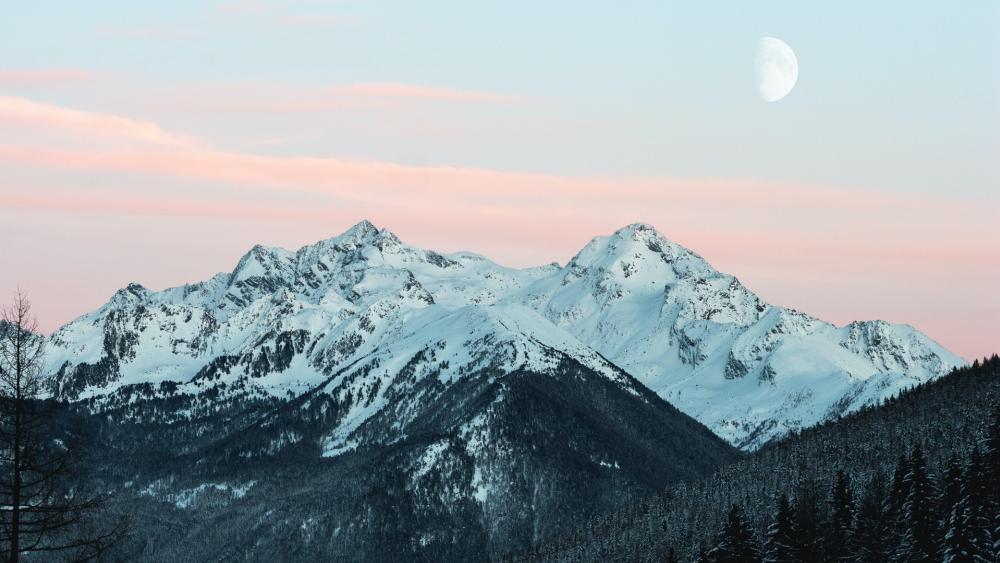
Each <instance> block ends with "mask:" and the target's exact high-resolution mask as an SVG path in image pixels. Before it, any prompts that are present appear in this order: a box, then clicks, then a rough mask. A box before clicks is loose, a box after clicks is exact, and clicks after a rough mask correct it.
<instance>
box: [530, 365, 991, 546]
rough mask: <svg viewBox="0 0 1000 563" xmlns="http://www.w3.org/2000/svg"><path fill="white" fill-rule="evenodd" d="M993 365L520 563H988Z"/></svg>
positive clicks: (958, 373) (611, 519)
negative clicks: (946, 561)
mask: <svg viewBox="0 0 1000 563" xmlns="http://www.w3.org/2000/svg"><path fill="white" fill-rule="evenodd" d="M998 404H1000V358H998V357H997V356H995V355H994V356H993V357H992V358H990V359H988V360H986V361H984V362H975V363H974V364H973V365H971V366H969V367H965V368H959V369H956V370H954V371H953V372H951V373H950V374H948V375H946V376H945V377H942V378H941V379H939V380H936V381H933V382H930V383H926V384H923V385H921V386H919V387H916V388H914V389H912V390H909V391H906V392H904V393H902V394H901V395H899V396H898V397H895V398H893V399H890V400H888V401H886V402H885V403H884V404H882V405H880V406H876V407H869V408H866V409H864V410H862V411H860V412H858V413H855V414H853V415H850V416H848V417H844V418H842V419H840V420H836V421H833V422H829V423H826V424H823V425H821V426H818V427H815V428H812V429H809V430H807V431H804V432H801V433H799V434H797V435H794V436H791V437H789V438H787V439H785V440H783V441H781V442H780V443H777V444H774V445H772V446H770V447H767V448H765V449H763V450H761V451H759V452H757V453H755V454H753V455H751V456H748V457H746V458H744V459H743V460H741V461H739V462H738V463H735V464H733V465H729V466H727V467H725V468H723V469H721V470H720V471H718V472H717V473H716V474H715V475H713V476H712V477H711V478H709V479H707V480H704V481H701V482H697V483H695V484H682V485H678V486H674V487H671V488H668V489H666V490H664V491H663V492H662V493H661V494H659V495H657V496H655V497H650V498H648V499H645V500H644V501H641V502H638V503H635V504H633V505H631V506H629V507H628V508H627V509H625V510H622V511H619V512H615V513H612V514H608V515H605V516H601V517H599V518H596V519H594V520H592V521H591V522H590V524H589V525H588V526H586V527H584V528H582V529H579V530H577V531H576V532H575V533H574V534H571V535H569V536H566V537H563V538H562V539H561V540H560V541H558V542H553V543H551V544H549V545H547V546H545V547H544V548H543V549H541V550H538V551H536V552H533V553H525V554H522V555H521V556H520V557H519V558H517V560H521V561H598V560H600V561H622V560H628V561H671V560H677V561H718V562H723V561H726V562H728V561H889V560H899V561H940V560H948V561H996V560H998V559H997V557H998V554H997V552H996V545H995V543H994V542H996V541H997V540H998V539H1000V535H998V534H997V525H998V524H1000V488H998V487H997V484H998V483H1000V427H998V421H997V417H998V414H997V413H996V409H997V405H998Z"/></svg>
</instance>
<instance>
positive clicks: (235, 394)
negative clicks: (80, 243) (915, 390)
mask: <svg viewBox="0 0 1000 563" xmlns="http://www.w3.org/2000/svg"><path fill="white" fill-rule="evenodd" d="M49 359H50V366H49V368H48V369H49V371H50V372H51V373H52V374H53V379H52V382H53V386H52V391H53V393H54V394H55V395H57V396H58V397H60V398H64V399H68V400H73V401H83V400H85V401H86V404H87V405H88V408H91V409H93V410H95V411H100V410H102V409H113V408H117V407H119V406H120V405H121V404H122V402H123V401H125V402H127V401H131V400H134V397H135V396H136V395H137V394H139V395H141V396H143V397H146V398H152V397H159V398H166V397H170V398H171V401H172V403H171V404H175V403H176V404H177V405H182V406H179V407H177V408H174V409H157V410H156V411H155V413H150V412H144V411H142V410H141V409H136V410H135V412H134V416H136V417H138V418H139V419H143V420H148V419H150V417H154V418H156V419H157V421H158V422H170V421H183V420H191V419H193V418H197V417H198V416H204V415H208V414H211V413H213V412H216V411H217V410H218V409H219V408H220V407H219V405H220V404H226V401H246V400H260V401H265V402H266V401H282V400H292V399H296V398H302V397H305V396H306V395H315V394H317V393H320V394H322V395H323V396H325V397H332V398H334V400H336V401H338V404H339V405H341V406H340V407H339V410H338V411H337V416H336V417H335V423H333V424H331V425H330V426H329V432H328V433H327V434H325V435H323V436H317V437H315V439H316V441H317V443H318V444H319V446H320V447H321V449H322V453H323V455H325V456H337V455H340V454H342V453H344V452H347V451H350V450H352V449H353V448H356V447H358V446H359V445H363V444H364V443H365V442H366V441H369V442H370V441H372V440H376V441H379V442H380V443H390V442H391V441H392V440H397V439H399V438H400V436H401V435H402V434H401V432H402V430H400V429H401V428H404V427H405V426H406V423H407V420H408V418H409V417H416V416H418V415H419V412H420V407H419V405H420V398H419V397H418V396H416V395H414V394H413V393H414V392H413V389H414V384H415V383H416V382H418V381H420V382H422V381H425V380H433V381H435V382H436V384H437V385H440V386H442V387H448V386H451V385H455V384H457V383H460V382H462V381H463V380H464V379H465V378H467V377H468V376H469V374H472V373H481V372H482V371H483V370H484V369H486V368H489V370H491V373H494V374H505V373H512V372H515V371H517V370H522V371H530V372H538V373H546V372H548V373H552V372H553V371H554V370H555V369H556V367H557V366H559V365H562V363H563V362H564V361H566V360H567V359H569V360H572V361H573V362H576V363H578V364H580V365H581V366H584V367H585V368H586V369H587V370H589V371H590V372H592V373H594V374H598V375H599V376H601V377H603V378H605V379H606V380H607V381H610V382H612V383H614V384H616V385H618V386H619V387H620V388H621V389H622V390H624V391H626V392H628V393H632V394H638V393H640V392H641V387H642V386H645V387H648V388H649V389H651V390H653V391H654V392H656V393H657V394H658V395H659V396H660V397H662V398H664V399H666V400H667V401H669V402H670V403H672V404H673V405H675V406H676V407H677V408H679V409H680V410H681V411H682V412H684V413H686V414H688V415H690V416H692V417H694V418H695V419H697V420H699V421H700V422H702V423H704V424H705V425H707V426H708V427H709V428H710V429H711V430H712V431H714V432H715V433H716V434H718V435H719V436H721V437H723V438H724V439H726V440H727V441H728V442H730V443H731V444H733V445H736V446H738V447H741V448H745V449H755V448H757V447H759V446H760V445H762V444H765V443H767V442H768V441H770V440H772V439H774V438H777V437H780V436H782V435H784V434H786V433H787V432H789V431H791V430H795V429H798V428H802V427H808V426H811V425H814V424H816V423H819V422H821V421H823V420H828V419H832V418H835V417H837V416H840V415H842V414H844V413H847V412H851V411H854V410H857V409H858V408H860V407H862V406H864V405H868V404H872V403H873V402H876V401H878V400H880V399H883V398H885V397H888V396H891V395H893V394H895V393H897V392H899V391H900V390H901V389H904V388H907V387H910V386H913V385H915V384H918V383H921V382H924V381H928V380H930V379H933V378H936V377H938V376H940V375H941V374H943V373H945V372H946V371H947V370H949V369H950V368H952V367H954V366H956V365H961V364H962V363H963V362H962V360H961V359H960V358H958V357H957V356H955V355H953V354H951V353H949V352H948V351H947V350H945V349H943V348H942V347H941V346H939V345H938V344H936V343H935V342H933V341H932V340H930V339H929V338H927V337H926V336H924V335H923V334H921V333H919V332H918V331H916V330H914V329H913V328H911V327H909V326H900V325H892V324H888V323H885V322H881V321H865V322H855V323H851V324H849V325H847V326H844V327H836V326H834V325H832V324H829V323H826V322H823V321H821V320H818V319H815V318H813V317H810V316H808V315H806V314H803V313H800V312H798V311H795V310H791V309H786V308H782V307H777V306H773V305H770V304H767V303H765V302H764V301H763V300H761V299H760V298H759V297H757V296H756V295H754V294H753V293H752V292H751V291H750V290H748V289H747V288H746V287H745V286H743V285H742V284H741V283H740V282H739V280H737V279H736V278H735V277H733V276H731V275H727V274H723V273H720V272H718V271H716V270H715V269H714V268H712V267H711V266H710V265H709V264H708V263H707V262H705V261H704V260H703V259H702V258H701V257H700V256H698V255H697V254H695V253H694V252H692V251H690V250H688V249H685V248H683V247H681V246H680V245H677V244H675V243H673V242H671V241H669V240H667V239H666V238H664V237H663V236H662V235H660V234H659V233H657V232H656V231H655V230H654V229H653V228H652V227H649V226H647V225H642V224H635V225H630V226H628V227H625V228H623V229H620V230H618V231H616V232H615V233H614V234H612V235H610V236H606V237H598V238H595V239H594V240H593V241H591V242H590V243H589V244H588V245H587V246H586V247H585V248H583V250H581V251H580V252H579V253H578V254H577V255H576V256H574V257H573V258H572V260H570V262H569V263H568V264H567V265H566V266H564V267H559V266H558V265H555V264H552V265H548V266H542V267H537V268H528V269H512V268H506V267H503V266H500V265H497V264H495V263H493V262H491V261H490V260H488V259H486V258H484V257H482V256H478V255H475V254H471V253H457V254H451V255H442V254H439V253H436V252H433V251H429V250H423V249H419V248H415V247H412V246H410V245H407V244H405V243H403V242H402V241H400V240H399V238H397V237H396V236H395V235H393V234H392V233H391V232H389V231H388V230H385V229H378V228H376V227H375V226H373V225H372V224H371V223H369V222H367V221H365V222H361V223H359V224H357V225H355V226H354V227H352V228H351V229H350V230H348V231H347V232H345V233H344V234H342V235H340V236H338V237H335V238H332V239H328V240H325V241H321V242H318V243H316V244H314V245H309V246H305V247H303V248H301V249H299V250H298V251H296V252H290V251H287V250H283V249H279V248H269V247H264V246H255V247H254V248H253V249H251V250H250V252H248V253H247V254H246V255H245V256H244V257H243V258H242V259H241V260H240V262H239V264H237V266H236V268H235V269H234V270H233V271H232V272H230V273H220V274H217V275H216V276H214V277H212V278H211V279H209V280H206V281H203V282H199V283H195V284H190V285H186V286H183V287H178V288H172V289H167V290H164V291H158V292H156V291H150V290H148V289H146V288H144V287H142V286H140V285H138V284H130V285H129V286H128V287H126V288H124V289H122V290H119V291H118V292H117V293H116V294H115V295H114V296H113V297H112V299H111V300H110V301H109V302H108V303H107V304H105V305H104V306H103V307H101V308H100V309H98V310H97V311H95V312H93V313H90V314H87V315H85V316H83V317H81V318H79V319H77V320H75V321H73V322H72V323H70V324H68V325H66V326H64V327H63V328H61V329H59V330H58V331H57V332H55V333H54V334H53V335H52V336H51V338H50V346H49ZM401 374H406V377H407V378H409V379H408V380H407V382H406V383H405V384H403V383H401V380H402V379H405V378H402V379H401ZM629 375H630V376H632V377H634V378H635V379H636V380H638V382H641V384H642V385H637V384H636V382H635V381H634V380H633V379H632V377H629ZM130 397H132V398H130ZM386 409H389V410H386ZM374 419H384V420H385V421H386V424H387V425H389V426H390V427H391V428H395V430H389V429H387V430H385V431H383V432H380V433H378V436H377V437H373V436H371V435H368V434H365V433H363V432H360V431H359V429H361V428H362V427H363V426H364V425H365V423H366V422H367V421H369V420H374Z"/></svg>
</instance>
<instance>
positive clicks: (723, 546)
mask: <svg viewBox="0 0 1000 563" xmlns="http://www.w3.org/2000/svg"><path fill="white" fill-rule="evenodd" d="M709 555H710V556H711V558H712V560H713V561H715V562H716V563H756V562H757V561H760V547H759V546H758V545H757V540H756V539H755V538H754V535H753V530H752V529H751V528H750V524H749V523H748V522H747V519H746V515H745V514H744V513H743V508H741V507H740V505H738V504H734V505H732V507H731V508H730V509H729V514H728V515H727V516H726V523H725V525H724V526H723V528H722V532H721V533H720V534H719V539H718V542H717V543H716V546H715V549H713V550H712V551H711V553H710V554H709Z"/></svg>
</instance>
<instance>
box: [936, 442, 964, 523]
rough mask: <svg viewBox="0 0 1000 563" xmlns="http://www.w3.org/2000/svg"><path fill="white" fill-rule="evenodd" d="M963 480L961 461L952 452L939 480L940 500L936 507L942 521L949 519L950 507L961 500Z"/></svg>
mask: <svg viewBox="0 0 1000 563" xmlns="http://www.w3.org/2000/svg"><path fill="white" fill-rule="evenodd" d="M964 481H965V476H964V475H963V474H962V461H961V459H959V457H958V455H957V454H952V456H951V457H950V458H949V459H948V466H947V469H945V473H944V478H943V480H942V482H941V502H940V503H939V507H938V509H939V511H940V514H941V517H942V521H943V522H947V521H948V520H949V518H950V516H949V515H950V514H951V511H952V509H953V508H954V507H955V505H957V504H958V503H959V501H961V500H962V496H963V495H964V492H963V490H962V489H963V483H964Z"/></svg>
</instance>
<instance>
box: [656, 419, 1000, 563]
mask: <svg viewBox="0 0 1000 563" xmlns="http://www.w3.org/2000/svg"><path fill="white" fill-rule="evenodd" d="M998 485H1000V407H998V408H997V409H996V410H995V412H994V415H993V417H992V422H991V423H990V425H989V429H988V431H987V433H986V439H985V440H984V443H983V444H981V445H980V444H977V445H976V446H975V447H974V448H973V449H972V451H971V452H969V453H968V454H967V455H965V456H960V455H958V454H953V455H952V456H951V458H950V459H949V460H948V462H947V464H946V466H945V469H944V471H943V472H941V474H940V475H934V474H932V472H931V471H930V469H929V468H928V462H927V457H926V455H925V452H924V450H923V448H922V447H921V446H920V445H919V444H918V445H916V446H914V447H913V448H912V450H911V451H910V452H909V453H907V454H903V455H901V456H900V458H899V460H898V462H897V463H896V468H895V470H894V471H893V472H892V475H891V477H890V476H888V475H883V474H882V473H881V472H876V473H875V474H874V475H873V476H871V477H870V478H869V479H867V480H865V481H864V482H862V483H854V482H852V479H851V477H850V476H849V473H848V472H847V471H845V470H843V469H841V470H838V471H837V472H836V477H835V479H834V485H833V488H832V490H830V491H828V492H827V494H826V495H825V498H823V497H821V496H820V495H817V494H816V489H815V487H813V486H812V484H811V483H809V482H802V483H795V484H794V487H793V488H792V490H784V491H780V492H778V493H777V494H776V495H775V501H774V508H773V517H772V520H771V523H770V526H769V527H768V528H767V530H766V532H765V533H764V534H762V536H763V537H758V534H757V532H756V531H755V529H754V527H753V526H752V525H751V524H750V522H749V521H748V519H747V516H746V513H745V509H744V507H743V506H742V505H741V504H740V503H734V504H732V505H731V507H730V509H729V511H728V513H727V515H726V517H725V519H724V521H723V523H722V526H721V529H720V531H719V532H718V534H717V536H716V538H715V542H714V544H713V545H710V546H705V547H703V548H702V549H701V550H700V551H699V554H698V556H697V558H696V561H697V562H698V563H760V562H764V563H797V562H803V563H805V562H809V563H813V562H815V563H825V562H829V563H840V562H844V563H847V562H850V563H889V562H915V563H924V562H926V563H930V562H938V561H944V562H946V563H990V562H995V561H1000V487H998ZM674 553H675V552H673V551H671V550H668V551H667V552H666V553H665V554H664V556H663V560H664V561H670V562H674V561H679V559H678V558H677V557H676V556H675V555H674Z"/></svg>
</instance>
